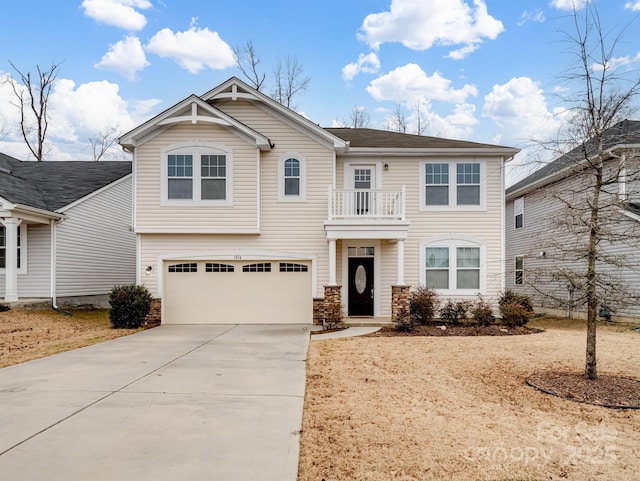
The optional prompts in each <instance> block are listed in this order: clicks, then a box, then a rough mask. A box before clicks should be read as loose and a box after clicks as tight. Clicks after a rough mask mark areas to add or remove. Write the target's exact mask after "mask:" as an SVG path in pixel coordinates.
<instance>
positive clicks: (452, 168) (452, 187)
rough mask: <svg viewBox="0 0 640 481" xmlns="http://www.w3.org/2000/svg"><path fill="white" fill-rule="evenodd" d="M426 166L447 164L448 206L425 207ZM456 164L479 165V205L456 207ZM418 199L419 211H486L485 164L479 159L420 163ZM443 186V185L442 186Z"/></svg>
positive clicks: (435, 160) (433, 160)
mask: <svg viewBox="0 0 640 481" xmlns="http://www.w3.org/2000/svg"><path fill="white" fill-rule="evenodd" d="M427 164H449V205H426V202H427V199H426V193H425V186H426V184H425V180H426V165H427ZM456 164H480V205H457V204H456V199H457V178H456V175H457V169H456ZM419 170H420V172H419V174H418V175H419V183H418V187H419V191H420V195H419V199H420V206H419V208H420V210H421V211H432V212H433V211H449V210H460V211H484V210H487V162H486V161H485V160H479V159H463V158H460V159H432V160H428V161H424V162H420V169H419ZM443 185H444V184H443Z"/></svg>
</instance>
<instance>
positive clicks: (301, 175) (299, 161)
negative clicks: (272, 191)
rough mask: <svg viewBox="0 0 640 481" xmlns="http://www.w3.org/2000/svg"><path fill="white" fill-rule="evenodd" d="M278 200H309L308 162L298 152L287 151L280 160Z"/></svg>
mask: <svg viewBox="0 0 640 481" xmlns="http://www.w3.org/2000/svg"><path fill="white" fill-rule="evenodd" d="M278 200H279V201H281V202H304V201H306V200H307V162H306V159H305V158H304V156H303V155H302V154H300V153H298V152H287V153H285V154H284V155H282V156H280V159H279V160H278Z"/></svg>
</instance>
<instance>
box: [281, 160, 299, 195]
mask: <svg viewBox="0 0 640 481" xmlns="http://www.w3.org/2000/svg"><path fill="white" fill-rule="evenodd" d="M284 195H287V196H289V195H295V196H299V195H300V161H299V160H298V159H287V160H285V161H284Z"/></svg>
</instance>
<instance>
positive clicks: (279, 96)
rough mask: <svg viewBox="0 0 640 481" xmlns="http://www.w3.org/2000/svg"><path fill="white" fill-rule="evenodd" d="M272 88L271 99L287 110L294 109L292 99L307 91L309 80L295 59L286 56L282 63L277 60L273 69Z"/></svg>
mask: <svg viewBox="0 0 640 481" xmlns="http://www.w3.org/2000/svg"><path fill="white" fill-rule="evenodd" d="M273 80H274V87H273V92H272V94H271V98H272V99H274V100H275V101H276V102H278V103H280V104H282V105H284V106H285V107H287V108H290V109H294V108H295V106H294V105H293V98H294V97H295V96H296V95H297V94H299V93H300V92H303V91H305V90H306V89H307V87H308V86H309V82H310V80H311V79H310V78H309V77H305V76H304V72H303V67H302V64H301V63H300V62H299V61H298V59H297V57H291V56H288V57H287V58H286V60H285V61H284V63H283V62H282V61H281V60H280V59H278V61H277V62H276V66H275V67H274V69H273Z"/></svg>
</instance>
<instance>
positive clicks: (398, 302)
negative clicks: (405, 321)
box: [391, 286, 411, 323]
mask: <svg viewBox="0 0 640 481" xmlns="http://www.w3.org/2000/svg"><path fill="white" fill-rule="evenodd" d="M410 291H411V286H391V322H394V323H395V322H397V321H398V315H399V314H400V312H401V310H402V309H403V308H404V309H406V314H407V315H408V314H409V292H410Z"/></svg>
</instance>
